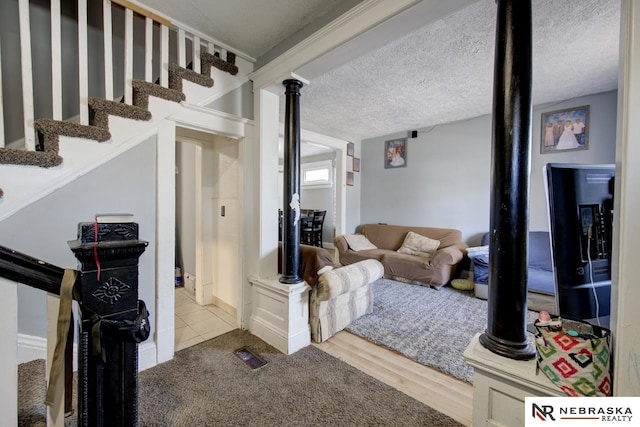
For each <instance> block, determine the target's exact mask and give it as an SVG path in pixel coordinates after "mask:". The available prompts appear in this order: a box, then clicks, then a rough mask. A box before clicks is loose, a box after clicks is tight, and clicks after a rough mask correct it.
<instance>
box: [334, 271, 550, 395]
mask: <svg viewBox="0 0 640 427" xmlns="http://www.w3.org/2000/svg"><path fill="white" fill-rule="evenodd" d="M373 295H374V298H373V313H371V314H367V315H365V316H362V317H361V318H359V319H357V320H356V321H355V322H352V323H351V324H350V325H349V326H348V327H347V328H346V330H348V331H349V332H351V333H353V334H355V335H358V336H360V337H362V338H365V339H366V340H368V341H371V342H373V343H375V344H378V345H381V346H383V347H386V348H388V349H391V350H394V351H397V352H399V353H401V354H403V355H405V356H407V357H408V358H410V359H412V360H414V361H416V362H418V363H421V364H423V365H426V366H429V367H431V368H434V369H437V370H439V371H441V372H444V373H446V374H449V375H452V376H454V377H456V378H458V379H461V380H463V381H467V382H469V383H471V382H472V377H473V368H472V367H471V366H469V365H467V363H466V362H465V361H464V358H463V357H462V353H463V352H464V350H465V349H466V348H467V345H468V344H469V343H470V342H471V340H472V338H473V337H474V336H475V334H477V333H482V332H484V331H485V330H486V328H487V301H485V300H481V299H478V298H475V297H474V295H473V291H460V290H457V289H453V288H451V287H449V286H444V287H442V288H440V289H439V290H436V289H432V288H430V287H427V286H420V285H413V284H408V283H402V282H396V281H394V280H389V279H380V280H378V281H376V282H375V283H374V284H373ZM528 316H529V319H530V321H533V319H535V317H536V316H537V314H536V313H534V312H529V314H528Z"/></svg>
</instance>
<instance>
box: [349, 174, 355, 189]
mask: <svg viewBox="0 0 640 427" xmlns="http://www.w3.org/2000/svg"><path fill="white" fill-rule="evenodd" d="M354 180H355V175H354V174H353V172H351V171H348V172H347V185H348V186H349V187H353V182H354Z"/></svg>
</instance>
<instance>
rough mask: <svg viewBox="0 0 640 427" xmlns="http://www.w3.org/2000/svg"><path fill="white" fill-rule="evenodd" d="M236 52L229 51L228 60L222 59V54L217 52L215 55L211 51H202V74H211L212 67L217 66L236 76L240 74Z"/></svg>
mask: <svg viewBox="0 0 640 427" xmlns="http://www.w3.org/2000/svg"><path fill="white" fill-rule="evenodd" d="M235 63H236V54H235V53H232V52H227V60H226V61H225V60H223V59H220V54H219V53H217V52H216V54H215V55H212V54H210V53H209V52H202V53H201V54H200V68H201V70H202V74H204V75H205V76H210V75H211V67H216V68H217V69H219V70H222V71H224V72H226V73H229V74H231V75H232V76H235V75H236V74H238V67H237V66H236V64H235Z"/></svg>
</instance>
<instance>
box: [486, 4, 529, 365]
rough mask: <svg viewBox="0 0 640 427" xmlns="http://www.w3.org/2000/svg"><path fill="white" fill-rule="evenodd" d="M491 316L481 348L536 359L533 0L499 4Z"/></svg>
mask: <svg viewBox="0 0 640 427" xmlns="http://www.w3.org/2000/svg"><path fill="white" fill-rule="evenodd" d="M496 3H497V5H498V19H497V28H496V51H495V70H494V87H493V154H492V156H493V160H492V176H491V180H492V186H491V187H492V193H491V224H490V231H491V238H490V241H489V251H490V253H489V300H488V304H489V313H488V324H487V330H486V332H485V333H484V334H482V335H481V336H480V343H481V344H482V345H483V346H484V347H486V348H487V349H489V350H491V351H492V352H494V353H497V354H499V355H501V356H505V357H509V358H511V359H518V360H524V359H531V358H533V357H534V356H535V350H534V348H533V347H532V346H531V344H529V342H528V340H527V334H526V320H527V319H526V316H527V246H528V244H527V243H528V228H529V172H530V170H531V164H530V163H531V158H530V157H531V115H532V114H531V110H532V100H531V92H532V83H531V81H532V71H531V70H532V67H531V52H532V48H531V27H532V25H531V20H532V19H531V0H497V1H496Z"/></svg>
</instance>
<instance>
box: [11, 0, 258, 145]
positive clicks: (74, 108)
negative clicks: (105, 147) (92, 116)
mask: <svg viewBox="0 0 640 427" xmlns="http://www.w3.org/2000/svg"><path fill="white" fill-rule="evenodd" d="M5 7H6V8H7V9H6V10H5V11H3V13H7V10H9V11H13V9H10V8H9V7H8V6H5ZM42 7H43V6H42V5H41V4H40V2H32V1H31V0H18V8H17V16H15V19H16V21H17V22H19V39H20V40H19V41H20V46H19V54H17V53H16V52H14V49H8V48H6V47H3V46H0V65H2V63H5V64H9V63H12V62H15V63H19V64H20V65H19V67H20V70H19V73H16V74H20V76H21V80H22V84H21V85H20V86H19V87H13V86H16V85H9V84H7V83H8V82H5V85H4V86H5V93H4V94H3V92H2V85H0V148H4V147H5V146H6V147H7V148H22V149H26V150H36V149H37V148H36V147H37V145H38V143H37V138H36V131H35V128H34V120H35V119H36V118H47V116H48V117H51V118H53V119H54V120H70V119H72V120H73V121H77V122H79V123H80V124H83V125H87V124H88V123H89V108H88V99H89V97H103V98H106V99H108V100H123V101H124V102H125V103H127V104H131V102H132V84H131V82H132V80H133V79H134V78H136V79H144V80H145V81H147V82H153V81H154V80H156V79H157V80H156V81H157V82H158V83H159V84H160V85H161V86H164V87H168V84H169V77H168V64H169V63H170V62H175V63H177V64H178V65H179V66H181V67H185V68H186V67H187V66H188V64H191V67H192V69H193V70H194V71H197V72H200V53H201V52H209V53H211V54H214V55H215V56H218V57H220V59H222V60H225V59H226V58H227V52H229V51H230V50H229V47H228V46H227V45H225V44H224V43H221V42H219V41H217V40H215V39H213V38H211V37H208V36H206V35H204V34H202V33H199V32H198V31H196V30H193V29H191V28H189V27H188V26H186V25H182V24H180V23H177V22H175V21H172V20H171V19H169V18H168V17H166V16H163V15H162V14H160V13H158V12H155V11H153V10H151V9H149V8H146V7H144V6H142V5H140V4H139V3H136V2H135V1H130V0H77V8H76V9H75V10H69V6H68V5H65V4H64V3H63V4H62V7H61V1H60V0H51V2H50V10H48V11H46V10H45V11H43V10H42ZM33 11H36V12H37V13H35V15H36V16H37V17H38V19H41V17H42V16H43V15H46V14H48V15H49V16H50V33H49V32H47V31H42V30H40V29H39V28H38V26H39V23H34V20H35V18H34V16H33V15H34V13H32V12H33ZM123 15H124V18H123ZM70 20H72V22H70ZM69 25H76V26H77V37H78V38H77V40H69V36H68V35H66V36H65V34H66V33H68V30H67V31H66V33H65V27H68V26H69ZM34 30H36V31H34ZM1 39H2V37H0V44H1V42H2V40H1ZM49 40H51V46H50V52H51V70H50V71H49V70H41V69H40V67H34V60H35V58H36V56H35V55H36V52H40V51H42V50H43V49H44V48H43V46H46V49H45V51H46V50H48V49H49V47H48V46H47V45H48V44H49ZM36 48H37V49H36ZM75 49H77V52H73V51H72V50H75ZM100 51H102V52H103V54H102V55H99V54H96V52H100ZM142 52H143V53H142ZM235 55H238V56H239V57H241V58H243V59H244V60H246V61H248V62H250V63H255V59H254V58H251V57H250V56H248V55H245V54H242V53H240V52H235V53H234V54H233V57H235ZM16 56H19V58H18V57H16ZM69 58H71V60H69ZM76 58H77V60H76ZM139 58H141V59H139ZM39 61H42V60H41V59H39ZM76 61H77V62H76ZM16 66H17V65H16ZM76 67H77V68H76ZM100 68H103V71H100ZM96 71H98V72H96ZM76 74H77V80H78V83H77V84H76V82H75V81H74V80H75V79H73V77H75V75H76ZM4 78H6V79H8V78H9V77H8V76H7V75H5V76H4ZM2 79H3V75H2V74H1V73H0V82H2ZM46 80H50V88H49V87H47V86H48V85H46V84H42V83H41V82H43V81H46ZM36 82H38V84H36ZM49 91H50V92H49ZM3 95H4V96H3ZM16 95H17V96H19V97H21V98H22V117H23V124H22V125H21V124H20V123H15V120H11V119H8V120H7V121H5V114H3V110H9V109H13V108H15V106H14V105H15V102H14V103H10V100H14V99H15V96H16ZM12 117H16V114H13V115H12ZM75 117H78V119H73V118H75Z"/></svg>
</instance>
